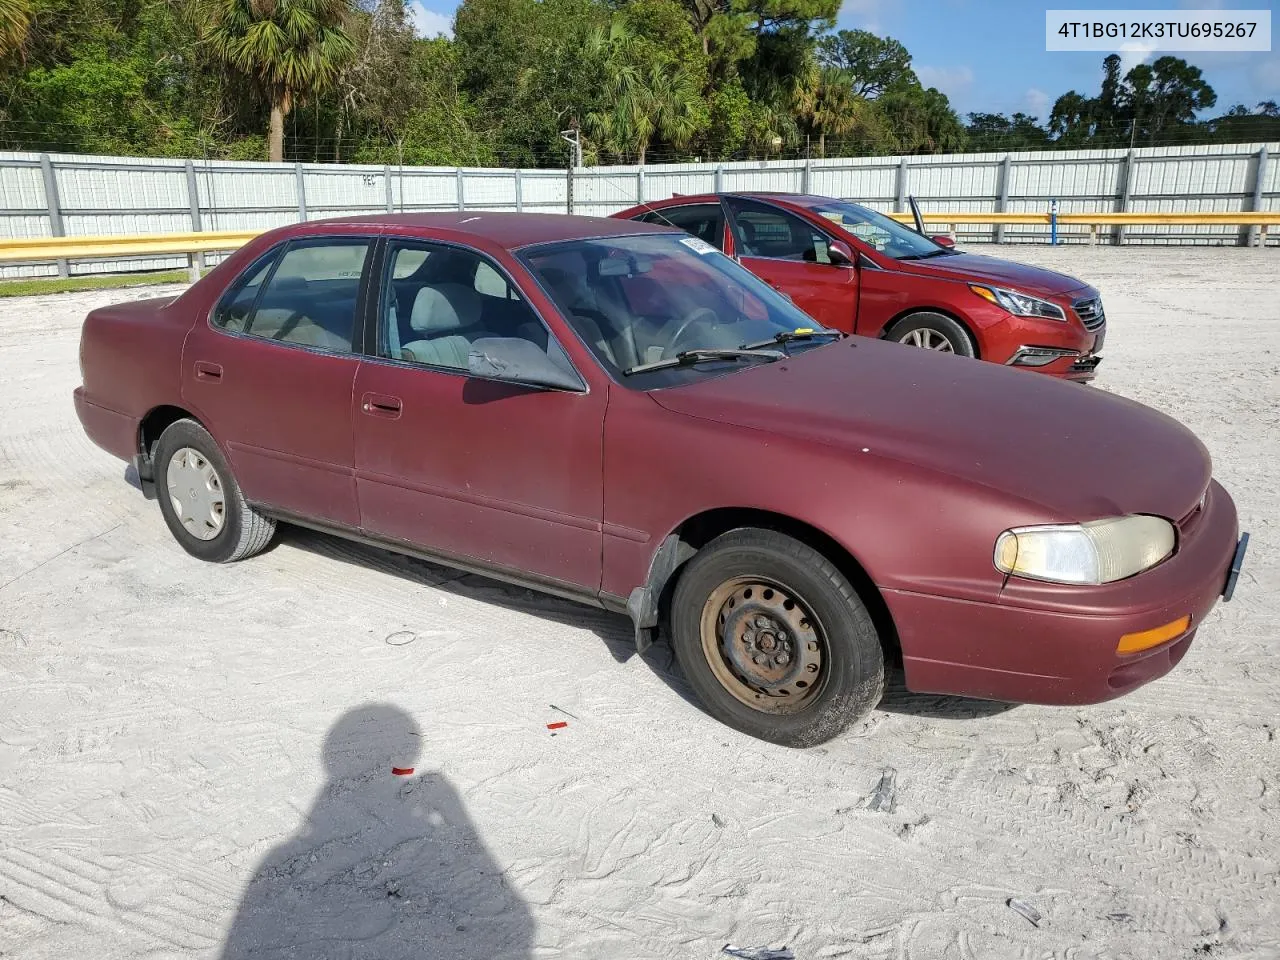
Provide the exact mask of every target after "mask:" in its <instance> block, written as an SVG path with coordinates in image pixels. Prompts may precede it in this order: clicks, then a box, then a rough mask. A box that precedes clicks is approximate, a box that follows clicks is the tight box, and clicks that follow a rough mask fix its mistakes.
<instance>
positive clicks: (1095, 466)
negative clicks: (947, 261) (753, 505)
mask: <svg viewBox="0 0 1280 960" xmlns="http://www.w3.org/2000/svg"><path fill="white" fill-rule="evenodd" d="M650 396H651V397H652V398H653V399H654V400H655V401H656V402H657V403H659V404H661V405H662V406H663V407H665V408H666V409H668V410H671V411H674V412H678V413H682V414H686V415H688V416H694V417H699V418H702V419H705V420H712V421H717V422H721V423H725V424H734V425H737V426H741V427H746V428H753V429H759V430H765V431H769V432H771V433H774V434H782V435H789V436H793V437H796V438H800V439H805V440H811V441H814V442H817V443H823V444H827V445H831V446H835V447H841V448H846V449H848V450H849V452H850V455H857V456H866V455H867V453H863V452H862V451H863V450H864V449H865V450H866V451H867V452H868V453H869V454H870V455H872V456H879V457H885V458H892V459H895V460H898V461H901V462H905V463H910V464H915V465H917V466H920V467H924V468H927V469H931V470H934V471H938V472H941V473H943V474H947V475H950V476H953V477H956V478H958V479H962V480H965V481H969V482H972V483H976V484H981V485H982V486H985V487H988V488H993V489H996V490H1001V491H1003V492H1005V493H1008V494H1010V495H1011V496H1012V497H1015V498H1017V499H1018V500H1021V501H1022V502H1024V503H1027V504H1032V503H1034V504H1036V505H1038V506H1039V507H1040V508H1042V509H1043V510H1044V512H1045V515H1046V520H1047V521H1063V522H1066V521H1080V522H1082V521H1086V520H1095V519H1100V518H1102V517H1108V516H1118V515H1122V514H1128V513H1150V514H1155V515H1158V516H1163V517H1167V518H1169V519H1171V520H1175V521H1177V520H1181V519H1182V518H1183V517H1185V516H1186V515H1187V514H1188V513H1190V512H1191V510H1192V509H1193V508H1194V507H1195V505H1196V503H1197V502H1198V501H1199V499H1200V497H1201V495H1202V494H1203V493H1204V491H1205V489H1206V488H1207V486H1208V484H1209V477H1210V471H1211V466H1212V465H1211V462H1210V459H1209V453H1208V451H1207V450H1206V449H1205V448H1204V445H1203V444H1201V442H1200V441H1199V440H1198V439H1197V438H1196V436H1195V435H1194V434H1192V433H1191V432H1190V431H1189V430H1187V429H1186V427H1184V426H1182V424H1180V423H1178V422H1177V421H1176V420H1173V419H1171V418H1169V417H1166V416H1165V415H1164V414H1162V413H1158V412H1156V411H1155V410H1152V409H1150V408H1149V407H1144V406H1142V405H1141V404H1138V403H1134V402H1133V401H1130V400H1126V399H1124V398H1122V397H1117V396H1115V395H1114V394H1109V393H1105V392H1103V391H1101V390H1097V389H1094V388H1091V387H1084V386H1081V385H1078V384H1073V383H1063V382H1059V381H1057V380H1054V379H1053V378H1051V377H1042V376H1033V375H1030V374H1028V373H1026V372H1025V371H1017V370H1010V369H1008V368H1006V367H1000V366H995V365H992V364H989V363H982V362H979V361H971V360H968V359H965V358H962V357H954V356H947V355H944V354H938V353H934V352H933V351H929V350H921V349H919V348H916V347H904V346H901V345H899V344H893V343H886V342H883V341H879V340H870V339H865V338H861V337H855V338H849V339H846V340H843V341H840V342H837V343H833V344H830V345H827V346H823V347H813V348H810V349H808V350H806V351H804V352H802V353H799V354H797V355H796V356H795V357H794V358H792V359H790V360H787V361H784V362H776V363H770V364H759V365H757V366H755V367H752V368H750V369H747V370H743V371H741V372H738V373H733V374H728V375H726V376H722V377H717V378H714V379H709V380H706V381H702V382H699V383H695V384H690V385H688V386H682V387H673V388H670V389H667V390H657V391H654V392H653V393H651V394H650Z"/></svg>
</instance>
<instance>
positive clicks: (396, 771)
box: [391, 767, 413, 777]
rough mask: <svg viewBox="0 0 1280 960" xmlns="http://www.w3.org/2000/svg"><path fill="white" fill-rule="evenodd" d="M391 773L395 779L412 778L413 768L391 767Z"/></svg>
mask: <svg viewBox="0 0 1280 960" xmlns="http://www.w3.org/2000/svg"><path fill="white" fill-rule="evenodd" d="M391 773H392V775H393V776H397V777H410V776H413V767H392V768H391Z"/></svg>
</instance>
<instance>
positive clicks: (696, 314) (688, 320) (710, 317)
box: [662, 307, 720, 359]
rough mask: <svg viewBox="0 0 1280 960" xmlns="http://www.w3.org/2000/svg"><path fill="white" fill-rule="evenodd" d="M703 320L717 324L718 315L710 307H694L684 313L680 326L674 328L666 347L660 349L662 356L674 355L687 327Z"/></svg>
mask: <svg viewBox="0 0 1280 960" xmlns="http://www.w3.org/2000/svg"><path fill="white" fill-rule="evenodd" d="M704 322H706V323H707V324H708V325H710V326H713V327H715V326H719V325H720V315H719V314H717V313H716V312H715V311H714V310H712V309H711V308H710V307H694V308H693V309H692V310H690V311H689V313H688V314H686V315H685V318H684V320H683V321H682V322H681V324H680V326H679V327H677V328H676V332H675V333H674V334H673V335H672V337H671V341H670V343H668V344H667V346H666V348H665V349H664V350H663V351H662V356H663V358H664V359H666V358H667V357H674V356H676V355H677V354H679V353H680V350H679V349H677V348H678V347H680V346H681V340H682V339H683V338H684V335H685V333H687V332H688V330H689V328H690V327H692V326H694V325H695V324H701V323H704ZM704 346H705V344H704Z"/></svg>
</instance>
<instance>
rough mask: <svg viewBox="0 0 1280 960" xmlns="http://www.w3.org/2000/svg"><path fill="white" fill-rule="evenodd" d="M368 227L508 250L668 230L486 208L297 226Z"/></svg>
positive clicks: (299, 229)
mask: <svg viewBox="0 0 1280 960" xmlns="http://www.w3.org/2000/svg"><path fill="white" fill-rule="evenodd" d="M320 225H326V226H337V225H342V226H372V227H378V228H381V229H388V228H391V229H395V230H396V231H397V232H400V231H403V232H404V233H405V234H408V235H421V236H424V237H429V236H431V235H432V234H433V233H435V232H437V231H448V232H449V233H450V234H452V235H453V236H457V235H459V234H462V235H465V236H471V237H477V238H482V239H484V240H488V241H490V242H491V243H495V244H497V245H498V246H501V247H505V248H507V249H508V250H516V249H519V248H520V247H527V246H531V245H533V244H538V243H555V242H557V241H561V240H586V239H590V238H592V237H617V236H623V235H627V234H633V233H673V232H677V231H675V230H673V228H672V227H669V226H666V225H657V224H647V223H638V222H635V221H627V220H613V219H610V218H608V217H578V216H566V215H564V214H558V213H494V212H491V211H487V210H459V211H456V212H449V213H388V214H380V215H378V216H372V217H338V218H335V219H330V220H311V221H308V222H306V223H302V224H298V225H297V226H296V227H295V228H294V229H295V231H296V233H297V234H299V235H305V234H306V233H307V231H308V228H309V227H316V226H320Z"/></svg>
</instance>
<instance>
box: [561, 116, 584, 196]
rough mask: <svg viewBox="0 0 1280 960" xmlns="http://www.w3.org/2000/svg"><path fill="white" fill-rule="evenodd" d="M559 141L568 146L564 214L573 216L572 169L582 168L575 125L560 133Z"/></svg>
mask: <svg viewBox="0 0 1280 960" xmlns="http://www.w3.org/2000/svg"><path fill="white" fill-rule="evenodd" d="M560 139H561V140H563V141H564V142H565V143H567V144H569V169H568V171H567V174H568V178H567V180H566V181H565V186H566V196H567V200H566V210H565V212H566V213H568V214H570V215H572V214H573V168H574V167H580V166H582V136H581V134H579V132H578V127H577V125H576V124H575V125H574V126H572V127H570V128H569V129H568V130H561V131H560Z"/></svg>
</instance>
